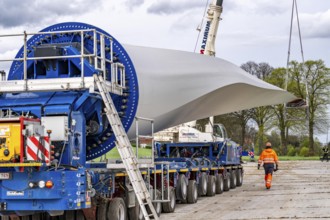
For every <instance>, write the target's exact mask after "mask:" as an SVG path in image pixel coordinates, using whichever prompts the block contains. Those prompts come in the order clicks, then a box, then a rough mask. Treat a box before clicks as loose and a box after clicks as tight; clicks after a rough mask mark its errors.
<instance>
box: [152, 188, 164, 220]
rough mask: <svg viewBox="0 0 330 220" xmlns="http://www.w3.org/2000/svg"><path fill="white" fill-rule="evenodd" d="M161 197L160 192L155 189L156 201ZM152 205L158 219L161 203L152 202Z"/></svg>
mask: <svg viewBox="0 0 330 220" xmlns="http://www.w3.org/2000/svg"><path fill="white" fill-rule="evenodd" d="M161 197H162V193H161V192H160V190H158V189H156V200H160V199H161ZM152 204H153V205H154V208H155V210H156V213H157V215H158V217H159V216H160V213H162V203H160V202H153V203H152Z"/></svg>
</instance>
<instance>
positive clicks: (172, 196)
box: [162, 185, 189, 213]
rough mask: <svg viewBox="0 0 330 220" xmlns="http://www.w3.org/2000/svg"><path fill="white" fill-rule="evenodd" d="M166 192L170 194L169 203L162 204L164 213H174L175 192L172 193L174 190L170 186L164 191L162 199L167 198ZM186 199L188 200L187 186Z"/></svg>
mask: <svg viewBox="0 0 330 220" xmlns="http://www.w3.org/2000/svg"><path fill="white" fill-rule="evenodd" d="M168 191H169V192H170V197H169V200H170V201H169V202H164V203H163V204H162V206H163V212H164V213H171V212H174V210H175V205H176V196H175V191H174V188H173V187H172V186H170V187H169V188H168V189H166V190H165V196H164V198H167V195H168ZM187 197H188V198H189V185H188V196H187Z"/></svg>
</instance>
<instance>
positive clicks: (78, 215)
mask: <svg viewBox="0 0 330 220" xmlns="http://www.w3.org/2000/svg"><path fill="white" fill-rule="evenodd" d="M85 219H86V218H85V215H84V212H83V210H77V211H76V220H85Z"/></svg>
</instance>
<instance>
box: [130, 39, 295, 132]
mask: <svg viewBox="0 0 330 220" xmlns="http://www.w3.org/2000/svg"><path fill="white" fill-rule="evenodd" d="M125 49H126V50H127V52H128V54H129V55H130V57H131V59H132V61H133V64H134V67H135V69H136V72H137V76H138V82H139V95H140V97H139V105H138V110H137V114H136V115H137V116H139V117H146V118H152V119H154V120H155V132H157V131H160V130H163V129H165V128H168V127H172V126H175V125H178V124H181V123H184V122H189V121H192V120H197V119H201V118H206V117H209V116H214V115H221V114H225V113H229V112H234V111H238V110H243V109H249V108H252V107H257V106H265V105H273V104H280V103H285V102H288V101H291V100H293V99H295V97H294V96H293V95H292V94H290V93H288V92H286V91H284V90H282V89H280V88H278V87H275V86H273V85H271V84H268V83H265V82H264V81H262V80H259V79H257V78H256V77H254V76H252V75H250V74H248V73H246V72H245V71H243V70H242V69H241V68H239V67H238V66H236V65H234V64H232V63H230V62H228V61H225V60H223V59H220V58H215V57H208V56H204V55H200V54H196V53H190V52H183V51H176V50H167V49H157V48H147V47H138V46H128V45H126V46H125ZM145 129H146V128H145ZM145 129H143V127H142V128H140V129H139V133H140V134H146V133H148V132H145V131H146V130H145ZM134 135H135V125H134V124H133V125H132V126H131V128H130V131H129V136H130V138H132V137H134Z"/></svg>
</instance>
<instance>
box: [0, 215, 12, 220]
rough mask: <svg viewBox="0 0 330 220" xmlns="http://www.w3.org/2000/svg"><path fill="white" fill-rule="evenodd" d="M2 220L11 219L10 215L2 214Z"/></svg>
mask: <svg viewBox="0 0 330 220" xmlns="http://www.w3.org/2000/svg"><path fill="white" fill-rule="evenodd" d="M1 220H10V217H9V216H8V215H3V216H1Z"/></svg>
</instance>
